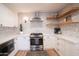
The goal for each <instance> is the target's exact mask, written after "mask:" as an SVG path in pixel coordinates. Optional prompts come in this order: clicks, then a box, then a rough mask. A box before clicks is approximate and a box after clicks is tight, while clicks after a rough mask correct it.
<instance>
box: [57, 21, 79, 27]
mask: <svg viewBox="0 0 79 59" xmlns="http://www.w3.org/2000/svg"><path fill="white" fill-rule="evenodd" d="M69 24H79V22H63V23H60V24H59V25H60V27H61V26H66V25H69Z"/></svg>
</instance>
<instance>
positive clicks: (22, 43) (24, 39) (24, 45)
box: [15, 36, 30, 50]
mask: <svg viewBox="0 0 79 59" xmlns="http://www.w3.org/2000/svg"><path fill="white" fill-rule="evenodd" d="M15 48H16V50H30V39H29V37H28V36H18V37H17V38H16V40H15Z"/></svg>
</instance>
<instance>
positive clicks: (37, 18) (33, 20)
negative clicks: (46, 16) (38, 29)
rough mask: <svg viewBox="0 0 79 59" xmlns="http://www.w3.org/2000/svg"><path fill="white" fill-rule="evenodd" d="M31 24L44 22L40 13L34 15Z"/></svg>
mask: <svg viewBox="0 0 79 59" xmlns="http://www.w3.org/2000/svg"><path fill="white" fill-rule="evenodd" d="M30 22H42V19H41V17H40V15H39V12H35V13H34V17H33V18H32V20H31V21H30Z"/></svg>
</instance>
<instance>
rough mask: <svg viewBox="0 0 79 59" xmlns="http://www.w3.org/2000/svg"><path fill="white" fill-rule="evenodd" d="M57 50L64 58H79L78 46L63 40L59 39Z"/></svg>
mask: <svg viewBox="0 0 79 59" xmlns="http://www.w3.org/2000/svg"><path fill="white" fill-rule="evenodd" d="M56 45H57V46H56V49H57V51H58V52H59V54H61V55H63V56H78V55H79V47H78V44H75V43H72V42H70V41H68V40H65V39H63V38H57V44H56Z"/></svg>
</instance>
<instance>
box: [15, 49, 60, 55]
mask: <svg viewBox="0 0 79 59" xmlns="http://www.w3.org/2000/svg"><path fill="white" fill-rule="evenodd" d="M46 51H47V53H48V56H59V54H58V53H57V52H56V51H55V49H48V50H46ZM27 52H29V51H26V50H19V51H18V52H17V53H16V54H15V56H26V55H27Z"/></svg>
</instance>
